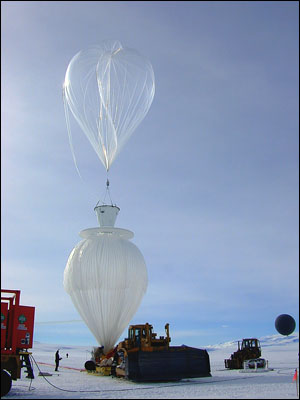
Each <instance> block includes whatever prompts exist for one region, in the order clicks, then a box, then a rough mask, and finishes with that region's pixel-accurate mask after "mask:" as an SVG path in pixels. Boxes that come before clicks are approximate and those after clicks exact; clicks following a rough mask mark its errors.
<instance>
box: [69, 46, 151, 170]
mask: <svg viewBox="0 0 300 400" xmlns="http://www.w3.org/2000/svg"><path fill="white" fill-rule="evenodd" d="M154 91H155V85H154V73H153V69H152V66H151V64H150V62H149V61H148V60H147V59H146V58H145V57H144V56H142V55H141V54H139V53H138V52H137V51H135V50H133V49H128V48H124V47H123V46H122V44H121V43H120V42H119V41H117V40H114V41H105V42H102V43H101V44H100V45H98V46H93V47H89V48H88V49H86V50H82V51H80V52H79V53H77V54H76V55H75V56H74V57H73V58H72V60H71V62H70V64H69V66H68V68H67V71H66V75H65V81H64V85H63V94H64V104H65V111H66V119H67V126H68V132H69V138H70V144H71V148H72V152H73V157H74V151H73V146H72V140H71V130H70V121H69V114H68V110H70V111H71V112H72V114H73V116H74V118H75V119H76V121H77V122H78V124H79V125H80V127H81V129H82V131H83V132H84V134H85V135H86V136H87V138H88V140H89V141H90V143H91V145H92V146H93V148H94V150H95V152H96V153H97V155H98V157H99V158H100V160H101V162H102V163H103V165H104V167H105V168H106V170H107V171H108V170H109V168H110V166H111V164H112V162H113V161H114V159H115V158H116V156H117V155H118V154H119V152H120V150H121V149H122V147H123V146H124V145H125V143H126V142H127V140H128V139H129V137H130V136H131V135H132V133H133V132H134V131H135V129H136V128H137V126H138V125H139V124H140V122H141V121H142V120H143V119H144V117H145V116H146V114H147V112H148V110H149V108H150V106H151V103H152V100H153V96H154Z"/></svg>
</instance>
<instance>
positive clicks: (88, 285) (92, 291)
mask: <svg viewBox="0 0 300 400" xmlns="http://www.w3.org/2000/svg"><path fill="white" fill-rule="evenodd" d="M95 210H96V212H97V214H98V221H99V223H100V227H99V228H89V229H85V230H83V231H81V232H80V236H81V237H82V238H83V240H82V241H81V242H80V243H78V244H77V245H76V246H75V248H74V249H73V250H72V252H71V254H70V256H69V259H68V261H67V265H66V268H65V272H64V288H65V290H66V292H67V293H68V294H69V295H70V297H71V299H72V301H73V304H74V305H75V307H76V309H77V311H78V312H79V314H80V316H81V317H82V319H83V320H84V322H85V323H86V325H87V326H88V327H89V329H90V331H91V332H92V333H93V335H94V337H95V338H96V340H97V341H98V343H99V345H100V346H104V352H105V353H106V352H108V351H109V350H111V349H112V348H113V346H114V345H115V343H116V342H117V340H118V338H119V337H120V335H121V334H122V332H123V331H124V329H125V328H126V327H127V325H128V324H129V322H130V320H131V318H132V317H133V316H134V314H135V313H136V311H137V309H138V307H139V305H140V302H141V300H142V298H143V296H144V294H145V292H146V289H147V283H148V278H147V269H146V264H145V261H144V258H143V255H142V254H141V252H140V251H139V249H138V248H137V247H136V246H135V245H134V244H133V243H132V242H130V241H129V239H131V238H132V237H133V233H132V232H131V231H128V230H126V229H120V228H114V227H113V225H114V222H115V219H116V216H117V214H118V211H119V208H118V207H116V206H108V205H102V206H99V207H96V208H95Z"/></svg>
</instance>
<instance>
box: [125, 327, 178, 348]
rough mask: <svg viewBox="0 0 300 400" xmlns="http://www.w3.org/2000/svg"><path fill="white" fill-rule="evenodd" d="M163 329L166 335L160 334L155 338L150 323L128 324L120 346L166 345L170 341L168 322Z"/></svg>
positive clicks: (150, 346) (149, 346) (148, 346)
mask: <svg viewBox="0 0 300 400" xmlns="http://www.w3.org/2000/svg"><path fill="white" fill-rule="evenodd" d="M165 330H166V337H164V336H160V337H159V338H157V337H156V336H157V334H156V333H154V332H153V327H152V325H150V324H148V323H146V324H143V325H130V326H129V328H128V338H127V339H125V341H123V342H121V343H120V347H124V348H126V349H133V348H140V349H143V348H146V347H147V348H148V349H150V348H153V347H156V348H157V347H168V346H169V342H170V341H171V338H170V335H169V324H166V326H165Z"/></svg>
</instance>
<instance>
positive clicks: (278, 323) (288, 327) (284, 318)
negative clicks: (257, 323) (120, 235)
mask: <svg viewBox="0 0 300 400" xmlns="http://www.w3.org/2000/svg"><path fill="white" fill-rule="evenodd" d="M275 328H276V329H277V331H278V332H279V333H280V334H281V335H290V334H291V333H293V332H294V330H295V328H296V322H295V320H294V318H293V317H292V316H290V315H288V314H281V315H279V316H278V317H277V318H276V320H275Z"/></svg>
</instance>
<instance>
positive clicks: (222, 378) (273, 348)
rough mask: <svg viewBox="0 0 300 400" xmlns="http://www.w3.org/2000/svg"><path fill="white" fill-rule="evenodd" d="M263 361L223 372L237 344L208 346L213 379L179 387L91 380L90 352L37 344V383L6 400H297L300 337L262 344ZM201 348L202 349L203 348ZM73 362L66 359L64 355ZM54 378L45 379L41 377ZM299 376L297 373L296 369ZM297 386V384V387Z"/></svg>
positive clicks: (25, 382) (23, 383)
mask: <svg viewBox="0 0 300 400" xmlns="http://www.w3.org/2000/svg"><path fill="white" fill-rule="evenodd" d="M260 341H261V346H262V357H263V358H265V359H266V360H268V367H269V368H268V370H265V371H262V370H259V372H254V371H252V372H250V371H249V372H241V371H234V370H232V371H230V370H225V369H224V359H225V358H229V357H230V355H231V354H232V353H233V352H234V351H235V350H236V349H237V343H236V342H229V343H223V344H220V345H215V346H207V347H206V349H207V351H208V352H209V356H210V364H211V374H212V376H211V377H209V378H194V379H185V380H182V381H180V382H175V383H174V382H169V383H168V382H163V383H134V382H130V381H125V380H123V379H119V378H112V377H111V376H107V377H104V376H92V375H89V374H87V373H86V372H84V371H81V369H82V368H83V367H84V363H85V362H86V361H87V360H88V359H90V350H91V348H90V347H79V346H78V347H71V346H63V345H57V346H56V345H53V344H51V345H50V344H43V343H38V342H35V343H34V348H33V350H32V356H33V358H34V361H33V366H34V374H35V379H33V380H30V379H28V378H26V373H25V371H24V369H23V370H22V378H21V379H20V380H17V381H13V384H12V389H11V390H10V392H9V393H8V394H7V395H6V396H5V397H4V398H7V399H99V398H101V399H147V398H155V399H297V398H299V396H297V386H296V382H295V380H294V381H293V376H294V373H295V369H296V368H298V364H299V334H298V333H297V334H296V333H295V334H293V335H290V336H288V337H284V336H281V335H273V336H267V337H262V338H260ZM199 347H200V346H199ZM58 348H59V349H60V356H61V357H62V358H63V359H62V360H61V362H60V367H59V371H58V372H55V371H54V355H55V351H56V350H57V349H58ZM67 353H68V354H69V357H68V358H67V357H66V354H67ZM40 372H42V373H48V374H51V375H50V376H41V375H39V373H40ZM298 376H299V369H298ZM297 385H298V382H297Z"/></svg>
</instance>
